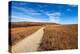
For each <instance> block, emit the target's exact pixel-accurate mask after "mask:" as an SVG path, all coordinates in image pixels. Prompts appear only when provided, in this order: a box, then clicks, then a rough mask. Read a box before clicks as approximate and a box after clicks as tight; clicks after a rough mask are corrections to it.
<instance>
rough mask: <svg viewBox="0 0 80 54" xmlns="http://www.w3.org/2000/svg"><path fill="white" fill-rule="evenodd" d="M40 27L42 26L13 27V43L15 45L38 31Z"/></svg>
mask: <svg viewBox="0 0 80 54" xmlns="http://www.w3.org/2000/svg"><path fill="white" fill-rule="evenodd" d="M40 28H41V26H30V27H16V28H11V45H15V44H16V43H17V42H19V41H20V40H22V39H24V38H25V37H27V36H29V35H31V34H32V33H34V32H36V31H37V30H38V29H40Z"/></svg>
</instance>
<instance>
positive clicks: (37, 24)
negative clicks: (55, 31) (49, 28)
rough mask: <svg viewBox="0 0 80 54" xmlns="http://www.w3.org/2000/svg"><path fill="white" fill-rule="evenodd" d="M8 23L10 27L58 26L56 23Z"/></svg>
mask: <svg viewBox="0 0 80 54" xmlns="http://www.w3.org/2000/svg"><path fill="white" fill-rule="evenodd" d="M9 23H10V25H11V27H26V26H45V25H58V24H57V23H47V22H9Z"/></svg>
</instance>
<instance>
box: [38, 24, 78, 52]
mask: <svg viewBox="0 0 80 54" xmlns="http://www.w3.org/2000/svg"><path fill="white" fill-rule="evenodd" d="M77 48H78V32H77V25H51V26H50V25H49V26H48V25H47V26H46V28H45V29H44V36H43V38H42V42H41V43H40V47H39V49H38V50H39V51H48V50H64V49H77Z"/></svg>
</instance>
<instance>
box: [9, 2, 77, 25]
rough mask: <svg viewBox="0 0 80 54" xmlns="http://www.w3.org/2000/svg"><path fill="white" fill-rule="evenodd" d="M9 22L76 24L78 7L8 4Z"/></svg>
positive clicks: (26, 3)
mask: <svg viewBox="0 0 80 54" xmlns="http://www.w3.org/2000/svg"><path fill="white" fill-rule="evenodd" d="M9 17H10V18H9V19H10V21H11V22H49V23H59V24H77V23H78V6H77V5H69V4H54V3H53V4H51V3H33V2H22V1H11V2H9Z"/></svg>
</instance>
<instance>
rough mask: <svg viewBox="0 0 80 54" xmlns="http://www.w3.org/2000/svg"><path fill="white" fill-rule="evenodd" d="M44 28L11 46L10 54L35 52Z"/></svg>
mask: <svg viewBox="0 0 80 54" xmlns="http://www.w3.org/2000/svg"><path fill="white" fill-rule="evenodd" d="M43 29H44V27H42V28H40V29H39V30H38V31H36V32H35V33H33V34H31V35H30V36H28V37H26V38H24V39H23V40H21V41H20V42H18V43H17V44H15V45H14V46H12V53H20V52H21V53H23V52H33V51H37V49H38V47H39V44H40V43H41V40H42V37H43V34H44V31H43Z"/></svg>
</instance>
